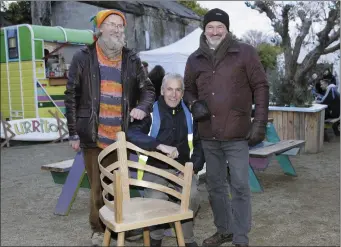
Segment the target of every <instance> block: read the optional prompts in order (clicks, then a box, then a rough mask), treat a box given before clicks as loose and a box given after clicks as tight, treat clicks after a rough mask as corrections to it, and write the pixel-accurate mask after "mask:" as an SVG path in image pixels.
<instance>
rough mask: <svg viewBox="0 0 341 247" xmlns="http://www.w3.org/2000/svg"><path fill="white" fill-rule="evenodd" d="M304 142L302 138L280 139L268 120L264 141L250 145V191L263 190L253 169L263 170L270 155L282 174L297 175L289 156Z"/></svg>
mask: <svg viewBox="0 0 341 247" xmlns="http://www.w3.org/2000/svg"><path fill="white" fill-rule="evenodd" d="M304 143H305V141H304V140H280V138H279V136H278V134H277V131H276V129H275V127H274V125H273V123H272V121H271V122H270V121H269V122H268V124H267V128H266V141H263V142H262V143H260V144H258V145H256V146H255V147H251V148H250V151H249V154H250V160H249V164H250V165H249V182H250V187H251V191H252V192H263V191H264V190H263V187H262V186H261V184H260V182H259V179H258V178H257V176H256V174H255V172H254V171H265V170H266V168H267V167H268V166H269V164H270V159H271V158H272V157H275V158H276V159H277V161H278V163H279V165H280V166H281V168H282V170H283V172H284V174H286V175H289V176H294V177H295V176H297V174H296V171H295V169H294V167H293V166H292V164H291V161H290V159H289V156H294V155H297V154H298V152H299V150H300V147H301V146H302V145H303V144H304Z"/></svg>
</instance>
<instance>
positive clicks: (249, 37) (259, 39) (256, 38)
mask: <svg viewBox="0 0 341 247" xmlns="http://www.w3.org/2000/svg"><path fill="white" fill-rule="evenodd" d="M268 39H269V37H268V36H267V35H266V34H264V33H263V32H262V31H258V30H249V31H247V32H246V33H245V34H244V35H243V36H242V40H243V41H244V42H245V43H248V44H250V45H252V46H254V47H257V46H259V45H260V44H263V43H268Z"/></svg>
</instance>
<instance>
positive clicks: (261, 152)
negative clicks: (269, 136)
mask: <svg viewBox="0 0 341 247" xmlns="http://www.w3.org/2000/svg"><path fill="white" fill-rule="evenodd" d="M304 143H305V141H302V140H283V141H279V142H277V143H272V142H262V143H261V145H257V146H256V147H255V148H252V149H251V150H250V152H249V154H250V157H255V158H267V157H270V156H271V155H279V154H283V153H285V152H286V151H288V150H291V149H293V148H295V147H299V146H301V145H302V144H304ZM287 155H290V154H287Z"/></svg>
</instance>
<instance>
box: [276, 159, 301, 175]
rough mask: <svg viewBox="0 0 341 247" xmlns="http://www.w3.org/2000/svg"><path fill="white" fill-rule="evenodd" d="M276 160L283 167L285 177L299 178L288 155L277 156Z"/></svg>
mask: <svg viewBox="0 0 341 247" xmlns="http://www.w3.org/2000/svg"><path fill="white" fill-rule="evenodd" d="M276 159H277V161H278V163H279V165H280V166H281V168H282V170H283V172H284V174H285V175H288V176H293V177H297V174H296V171H295V168H294V167H293V166H292V164H291V161H290V159H289V157H288V156H286V155H277V156H276Z"/></svg>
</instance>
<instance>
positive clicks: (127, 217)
mask: <svg viewBox="0 0 341 247" xmlns="http://www.w3.org/2000/svg"><path fill="white" fill-rule="evenodd" d="M99 215H100V218H101V220H102V221H103V222H104V223H105V225H106V226H107V227H109V228H110V229H111V230H113V231H114V232H124V231H129V230H133V229H139V228H143V227H148V226H154V225H159V224H164V223H169V222H175V221H180V220H185V219H190V218H193V211H192V210H188V211H186V212H184V211H181V207H180V205H179V204H176V203H174V202H170V201H165V200H159V199H153V198H142V197H134V198H131V199H130V200H129V201H126V202H123V221H122V223H116V221H115V212H114V210H113V209H111V208H109V207H108V206H106V205H104V206H103V207H102V208H101V209H100V210H99Z"/></svg>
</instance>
